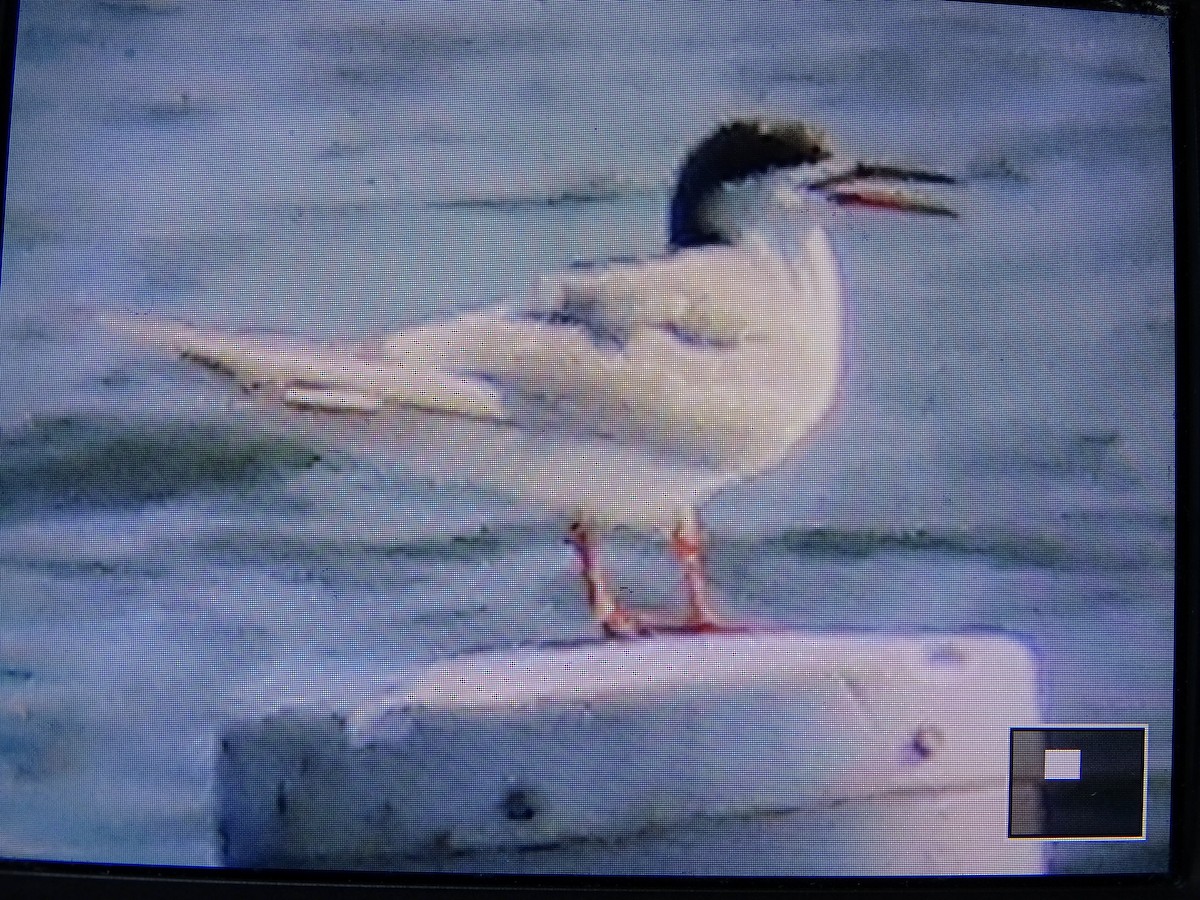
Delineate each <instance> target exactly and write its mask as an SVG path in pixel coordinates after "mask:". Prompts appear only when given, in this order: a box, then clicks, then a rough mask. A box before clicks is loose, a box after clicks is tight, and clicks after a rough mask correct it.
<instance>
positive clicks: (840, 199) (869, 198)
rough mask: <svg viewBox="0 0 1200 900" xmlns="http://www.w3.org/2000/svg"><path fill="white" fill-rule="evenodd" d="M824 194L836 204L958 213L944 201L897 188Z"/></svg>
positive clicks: (952, 215) (851, 189)
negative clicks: (940, 201)
mask: <svg viewBox="0 0 1200 900" xmlns="http://www.w3.org/2000/svg"><path fill="white" fill-rule="evenodd" d="M825 196H826V198H827V199H828V200H829V201H830V202H831V203H836V204H837V205H838V206H867V207H872V208H875V209H893V210H897V211H899V212H913V213H925V214H926V215H931V216H949V217H951V218H958V213H957V212H956V211H955V210H953V209H951V208H950V207H949V206H947V205H946V204H944V203H939V202H938V201H937V200H930V199H929V198H928V197H922V196H920V195H919V194H913V193H910V192H908V191H904V190H899V189H887V188H865V187H863V188H845V189H839V190H833V191H828V192H827V193H826V194H825Z"/></svg>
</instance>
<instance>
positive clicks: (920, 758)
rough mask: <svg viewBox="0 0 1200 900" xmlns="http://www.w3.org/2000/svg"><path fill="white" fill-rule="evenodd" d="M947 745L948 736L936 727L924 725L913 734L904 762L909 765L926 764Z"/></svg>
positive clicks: (906, 748)
mask: <svg viewBox="0 0 1200 900" xmlns="http://www.w3.org/2000/svg"><path fill="white" fill-rule="evenodd" d="M945 744H946V735H945V734H943V733H942V729H940V728H938V727H937V726H936V725H922V726H921V727H920V728H918V729H917V730H916V731H914V732H913V734H912V738H911V739H910V740H909V742H908V746H907V747H905V748H904V761H905V762H906V763H908V764H909V765H916V764H918V763H922V762H925V760H927V759H929V758H930V757H931V756H933V754H934V753H936V752H937V751H938V750H940V749H942V747H944V746H945Z"/></svg>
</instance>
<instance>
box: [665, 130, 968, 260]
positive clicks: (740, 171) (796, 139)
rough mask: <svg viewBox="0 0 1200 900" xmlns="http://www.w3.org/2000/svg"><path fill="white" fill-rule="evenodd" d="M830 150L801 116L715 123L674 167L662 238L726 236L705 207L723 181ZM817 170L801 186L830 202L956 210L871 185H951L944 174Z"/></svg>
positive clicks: (815, 160) (859, 166)
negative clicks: (676, 169)
mask: <svg viewBox="0 0 1200 900" xmlns="http://www.w3.org/2000/svg"><path fill="white" fill-rule="evenodd" d="M832 156H833V153H832V151H831V149H830V145H829V139H828V138H827V137H826V135H825V132H824V131H822V130H821V129H820V128H817V127H814V126H812V125H808V124H805V123H804V122H799V121H795V120H789V119H736V120H734V121H732V122H727V123H725V124H724V125H721V126H720V127H718V128H717V129H716V130H715V131H713V132H712V133H711V134H710V135H709V136H708V137H706V138H705V139H704V140H703V141H701V142H700V143H699V144H697V145H696V146H695V147H694V148H693V149H692V151H691V152H690V153H688V155H687V157H686V158H685V159H684V161H683V165H682V166H681V167H680V169H679V175H678V177H677V178H676V180H675V193H674V196H673V197H672V198H671V214H670V225H669V228H670V233H669V241H670V245H671V246H672V247H675V248H685V247H700V246H704V245H708V244H724V243H728V242H729V241H730V240H731V237H730V233H729V231H728V230H727V228H726V227H725V226H724V225H722V223H720V222H719V221H717V220H716V218H715V217H714V215H713V214H712V213H713V205H712V204H711V203H710V201H711V200H712V199H713V198H714V196H715V195H716V194H717V192H718V191H720V190H721V189H722V188H723V186H726V185H732V184H736V183H738V182H742V181H746V180H747V179H750V178H755V177H760V176H764V175H768V174H770V173H771V172H773V171H776V170H779V169H793V168H797V167H800V166H815V165H817V164H819V163H824V162H825V161H826V160H828V159H830V158H831V157H832ZM818 174H819V175H820V177H818V178H816V179H815V180H808V181H806V183H805V185H804V186H805V187H806V188H807V189H809V190H812V191H816V192H819V193H820V194H821V195H822V196H823V197H824V198H825V199H827V200H829V201H831V202H832V203H835V204H838V205H843V206H868V207H875V208H880V209H890V210H896V211H900V212H910V213H925V214H930V215H937V216H949V217H955V216H957V213H956V212H955V211H954V210H953V209H951V208H950V207H948V206H945V205H943V204H942V203H939V202H937V201H935V200H927V199H925V198H924V197H921V196H919V195H915V194H911V193H908V192H905V191H898V190H885V189H881V188H879V187H878V186H877V184H878V183H879V182H884V183H887V182H893V183H894V182H917V183H923V184H939V185H950V184H956V183H957V182H956V180H955V179H954V178H952V177H951V176H949V175H943V174H941V173H939V172H930V171H926V170H924V169H913V168H907V167H903V166H894V165H876V164H871V163H862V162H859V163H855V164H854V165H853V166H851V167H849V168H847V169H845V170H844V171H834V172H820V173H818Z"/></svg>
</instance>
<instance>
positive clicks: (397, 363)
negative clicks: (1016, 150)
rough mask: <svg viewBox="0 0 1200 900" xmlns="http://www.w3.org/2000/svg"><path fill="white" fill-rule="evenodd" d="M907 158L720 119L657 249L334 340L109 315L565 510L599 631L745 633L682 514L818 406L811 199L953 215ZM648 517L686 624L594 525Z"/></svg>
mask: <svg viewBox="0 0 1200 900" xmlns="http://www.w3.org/2000/svg"><path fill="white" fill-rule="evenodd" d="M911 183H925V184H953V183H954V179H953V178H952V177H950V176H947V175H943V174H940V173H937V172H931V171H924V170H921V169H914V168H905V167H901V166H892V165H876V164H868V163H863V162H853V163H850V162H840V161H839V160H838V159H836V158H835V157H834V154H833V152H832V150H831V145H830V142H829V139H828V137H827V136H826V134H825V132H824V131H823V130H822V129H820V128H817V127H814V126H812V125H810V124H806V123H804V122H800V121H794V120H775V119H735V120H731V121H727V122H725V123H723V124H721V125H720V126H718V127H716V128H715V129H714V130H713V131H711V132H710V133H709V134H708V135H707V136H706V137H705V138H704V139H703V140H702V141H700V142H699V143H698V144H697V145H696V146H695V147H694V148H693V149H692V150H691V151H690V152H689V153H688V154H687V156H686V157H685V158H684V160H683V163H682V165H681V166H680V167H679V170H678V174H677V176H676V178H675V183H674V193H673V196H672V199H671V203H670V210H669V218H668V240H667V247H666V249H665V250H664V251H663V252H661V253H658V254H656V255H652V256H645V257H639V258H631V259H620V260H609V261H602V262H587V263H580V264H576V265H574V266H573V267H571V268H569V269H568V270H567V271H565V272H562V273H559V274H557V275H554V276H551V277H547V278H543V279H542V280H541V281H540V283H539V287H538V289H537V290H534V291H533V292H532V296H531V298H530V299H528V300H527V301H524V302H522V303H521V304H519V305H516V306H506V307H497V308H493V309H488V310H484V311H481V312H472V313H468V314H465V315H461V316H459V317H457V318H453V319H449V320H446V321H441V322H435V323H433V324H429V325H421V326H415V327H411V328H408V329H405V330H402V331H400V332H397V333H395V334H391V335H388V336H385V337H383V338H380V339H376V340H370V341H362V342H357V343H351V342H344V343H340V344H335V343H329V342H318V341H307V340H297V339H294V338H288V337H284V336H272V335H261V334H255V335H247V334H239V333H232V332H228V331H216V330H211V329H206V328H197V327H192V326H189V325H186V324H181V323H172V322H165V321H161V320H152V319H149V318H145V317H136V316H131V317H124V318H120V319H119V321H118V320H117V318H115V317H114V318H110V320H109V322H110V324H116V325H117V326H118V327H119V328H120V330H122V331H124V332H125V333H127V334H130V335H132V336H133V337H134V338H135V339H137V340H139V341H140V342H141V343H143V344H150V345H153V346H155V347H158V348H160V349H163V350H167V351H170V352H172V353H174V354H177V355H178V356H180V357H182V358H183V359H186V360H189V361H191V362H193V363H197V364H199V365H201V366H204V367H206V368H208V369H210V370H212V371H214V372H216V373H219V374H220V375H222V376H224V377H226V378H229V379H232V380H233V381H234V382H235V383H236V384H237V385H238V386H239V387H240V388H241V389H243V390H244V391H245V392H247V393H249V394H250V395H252V396H253V397H255V398H257V399H258V400H259V401H261V402H262V405H263V408H264V409H268V410H271V411H272V412H273V414H274V415H276V416H281V417H282V418H283V420H284V425H285V427H287V428H289V429H293V430H294V429H296V428H304V429H306V430H307V431H308V432H309V433H310V434H312V435H313V436H314V437H316V438H318V439H323V440H327V441H330V442H332V443H333V444H334V445H337V446H341V447H349V448H351V449H353V450H357V451H360V452H364V453H375V454H381V455H382V456H383V457H384V458H387V459H390V460H394V461H400V462H401V464H402V465H405V466H407V467H409V468H411V469H412V470H414V471H416V472H422V473H427V474H431V475H433V476H435V477H439V478H449V479H454V480H458V481H463V482H467V483H473V484H479V485H488V486H492V487H494V488H497V489H499V490H501V491H503V492H505V493H507V494H508V495H510V496H512V497H514V498H517V499H523V500H526V501H534V502H538V503H540V504H543V505H544V506H546V507H549V508H550V509H552V510H554V511H555V512H557V513H559V514H562V516H563V520H564V522H565V523H569V527H568V528H567V541H568V543H569V544H570V545H571V546H572V548H573V549H574V552H575V554H576V556H577V559H578V563H579V571H580V575H581V577H582V583H583V586H584V591H585V594H586V598H587V602H588V604H589V606H590V609H591V611H592V613H593V615H594V616H595V618H596V619H597V620H598V622H599V624H600V626H601V627H602V628H603V630H604V633H605V634H606V635H608V636H610V637H621V638H629V637H639V636H648V635H653V634H655V633H658V632H709V631H721V630H741V628H742V626H739V625H737V624H735V623H731V622H727V621H725V620H724V618H723V617H722V616H720V615H719V614H718V612H717V610H716V607H715V603H714V600H713V597H712V594H711V591H710V589H709V585H708V580H707V578H706V576H705V566H704V555H705V534H704V529H703V526H702V524H701V520H700V517H699V514H698V512H697V509H698V507H699V506H700V504H701V503H702V502H703V501H705V500H706V499H708V498H709V497H710V496H711V495H712V494H714V493H715V492H717V491H718V490H720V489H721V488H722V487H725V486H727V485H729V484H730V483H732V482H735V481H738V480H741V479H744V478H748V477H750V476H753V475H756V474H759V473H761V472H763V471H765V470H767V469H770V468H772V467H774V466H777V465H778V464H779V463H781V462H782V461H783V460H784V459H785V458H786V457H787V456H788V455H789V454H790V453H792V452H793V450H794V448H796V446H797V445H798V444H800V443H801V442H802V441H803V439H804V438H805V436H806V435H808V434H809V433H810V432H811V431H812V430H813V429H814V428H815V427H816V426H817V425H818V424H819V423H820V422H821V421H822V419H823V418H824V417H825V416H826V415H827V413H828V412H829V410H830V408H831V407H832V406H833V403H834V399H835V397H836V395H837V391H838V385H839V381H840V378H841V373H842V340H843V331H842V317H843V309H842V306H843V295H842V286H841V279H840V277H839V272H838V265H837V260H836V259H835V257H834V254H833V251H832V248H831V245H830V242H829V239H828V237H827V235H826V232H825V228H824V227H823V225H822V221H823V220H822V218H821V216H820V215H819V213H820V207H821V206H822V204H824V205H825V207H826V208H828V205H829V204H835V205H843V206H844V205H857V206H867V207H875V208H879V209H890V210H894V211H899V212H905V213H920V214H926V215H943V216H953V215H955V212H954V211H953V210H952V209H951V208H950V207H947V206H945V205H942V204H941V203H939V202H936V201H934V200H931V199H928V198H926V197H924V196H922V195H920V194H917V193H915V192H913V191H911V190H909V188H908V185H909V184H911ZM617 526H631V527H635V528H636V527H641V528H651V529H661V531H662V533H663V534H664V535H665V536H666V538H667V541H668V546H669V549H670V551H671V553H672V555H673V556H674V557H675V559H676V561H677V563H678V565H679V567H680V569H681V573H682V580H683V584H684V593H685V597H686V607H685V611H684V612H683V614H682V616H680V615H678V614H677V615H675V616H666V615H664V614H651V613H649V612H646V611H639V610H637V609H635V608H633V607H630V606H629V605H627V604H626V603H624V602H623V601H622V599H621V598H620V597H619V596H618V592H617V591H616V589H615V588H614V587H613V586H612V584H611V582H610V579H609V578H608V576H607V575H606V574H605V572H604V570H603V567H602V566H601V563H600V559H599V540H598V537H597V535H598V533H599V532H600V531H601V530H602V529H606V528H612V527H617Z"/></svg>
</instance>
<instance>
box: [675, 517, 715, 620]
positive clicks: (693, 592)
mask: <svg viewBox="0 0 1200 900" xmlns="http://www.w3.org/2000/svg"><path fill="white" fill-rule="evenodd" d="M671 553H672V554H674V556H675V559H676V560H677V561H678V562H679V566H680V568H681V569H682V570H683V583H684V586H685V588H686V590H687V602H688V618H687V622H686V625H687V627H688V628H690V629H695V630H697V631H719V630H721V629H723V628H724V627H725V626H724V625H723V624H722V623H721V621H720V620H719V619H718V618H717V615H716V613H715V612H713V609H712V603H711V602H710V600H709V596H708V579H707V578H706V577H705V575H704V533H703V531H702V529H701V527H700V522H699V520H698V519H697V518H696V516H695V514H691V515H688V516H686V517H684V518H681V519H680V520H679V521H678V522H676V523H675V528H674V529H673V530H672V531H671Z"/></svg>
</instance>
